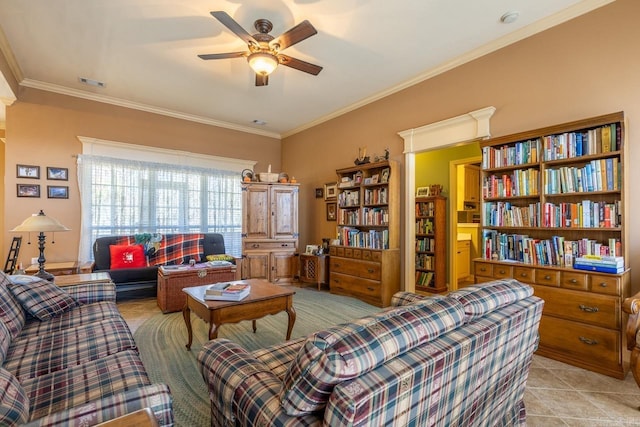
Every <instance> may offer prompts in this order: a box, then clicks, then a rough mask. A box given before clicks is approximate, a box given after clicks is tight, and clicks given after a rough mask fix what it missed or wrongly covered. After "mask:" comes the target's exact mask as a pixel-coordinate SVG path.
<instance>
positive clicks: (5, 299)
mask: <svg viewBox="0 0 640 427" xmlns="http://www.w3.org/2000/svg"><path fill="white" fill-rule="evenodd" d="M10 284H11V281H10V280H9V277H8V276H7V275H6V274H4V273H3V272H2V271H0V322H2V323H4V324H5V325H6V326H7V329H9V333H10V334H11V338H15V337H17V336H18V335H19V334H20V331H21V330H22V328H23V327H24V322H25V320H26V315H25V312H24V309H23V308H22V305H20V303H19V302H18V300H17V299H16V297H15V296H14V295H13V292H11V291H10V290H9V285H10Z"/></svg>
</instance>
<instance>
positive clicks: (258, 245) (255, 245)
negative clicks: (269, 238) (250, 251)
mask: <svg viewBox="0 0 640 427" xmlns="http://www.w3.org/2000/svg"><path fill="white" fill-rule="evenodd" d="M251 247H252V248H259V247H260V244H259V243H254V244H253V245H251Z"/></svg>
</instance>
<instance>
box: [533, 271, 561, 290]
mask: <svg viewBox="0 0 640 427" xmlns="http://www.w3.org/2000/svg"><path fill="white" fill-rule="evenodd" d="M536 283H537V284H538V285H545V286H560V272H559V271H555V270H545V269H541V268H536Z"/></svg>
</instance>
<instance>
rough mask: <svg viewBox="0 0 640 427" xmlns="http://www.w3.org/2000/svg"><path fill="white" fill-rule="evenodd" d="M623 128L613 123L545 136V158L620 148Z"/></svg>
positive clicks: (573, 155) (605, 151)
mask: <svg viewBox="0 0 640 427" xmlns="http://www.w3.org/2000/svg"><path fill="white" fill-rule="evenodd" d="M621 136H622V129H621V128H620V126H619V125H618V124H617V123H611V124H609V125H605V126H602V127H599V128H595V129H589V130H584V131H578V132H567V133H561V134H557V135H549V136H545V137H544V138H543V153H544V160H547V161H548V160H559V159H570V158H574V157H580V156H586V155H590V154H600V153H607V152H610V151H617V150H620V148H621V146H622V141H621Z"/></svg>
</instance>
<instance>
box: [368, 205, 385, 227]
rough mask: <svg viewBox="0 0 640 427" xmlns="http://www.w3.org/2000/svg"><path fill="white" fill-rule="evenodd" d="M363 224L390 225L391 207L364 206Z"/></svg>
mask: <svg viewBox="0 0 640 427" xmlns="http://www.w3.org/2000/svg"><path fill="white" fill-rule="evenodd" d="M362 224H363V225H388V224H389V209H387V208H362Z"/></svg>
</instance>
